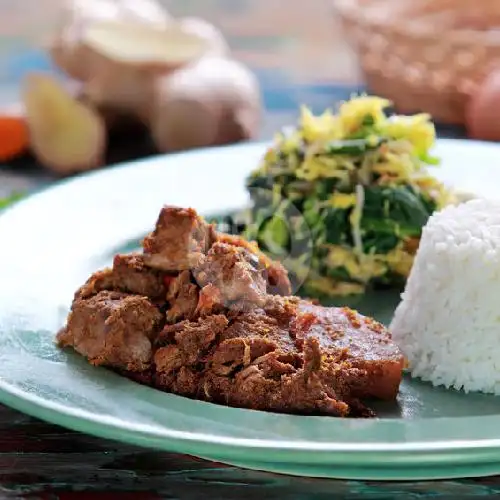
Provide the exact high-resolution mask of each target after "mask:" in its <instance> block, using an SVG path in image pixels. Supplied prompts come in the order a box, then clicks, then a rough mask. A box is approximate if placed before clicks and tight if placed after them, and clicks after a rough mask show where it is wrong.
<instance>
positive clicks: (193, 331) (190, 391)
mask: <svg viewBox="0 0 500 500" xmlns="http://www.w3.org/2000/svg"><path fill="white" fill-rule="evenodd" d="M227 325H228V320H227V318H226V317H225V316H224V315H213V316H209V317H207V318H200V319H198V321H183V322H181V323H177V324H175V325H168V326H166V327H165V328H164V330H163V331H162V332H161V334H160V335H159V337H158V344H159V345H160V347H159V348H158V350H157V351H156V353H155V356H154V361H155V366H156V385H157V386H158V387H160V388H162V389H164V390H169V391H171V392H175V393H177V394H182V395H185V396H191V397H197V395H198V392H199V391H200V390H201V387H202V383H201V381H202V378H203V369H204V368H205V363H206V360H207V358H208V357H209V354H210V351H211V350H212V349H213V347H214V345H215V344H216V342H217V340H218V337H219V336H220V334H221V333H222V332H223V331H224V330H225V328H226V327H227Z"/></svg>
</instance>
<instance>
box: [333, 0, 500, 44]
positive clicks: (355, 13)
mask: <svg viewBox="0 0 500 500" xmlns="http://www.w3.org/2000/svg"><path fill="white" fill-rule="evenodd" d="M332 3H333V8H334V10H335V11H336V12H337V13H338V14H339V15H340V16H341V17H342V18H344V19H348V20H349V21H350V22H352V23H353V24H356V25H361V26H366V27H370V26H372V27H373V28H377V29H379V30H383V31H385V32H386V33H388V34H393V35H396V36H398V37H404V38H414V39H418V40H420V41H425V42H429V41H433V40H442V38H443V31H437V30H436V29H435V28H433V27H432V26H429V27H428V28H427V27H423V26H422V25H421V24H419V25H417V24H415V23H412V22H405V23H401V20H400V19H398V20H397V22H396V21H394V20H390V19H386V20H383V19H371V18H370V17H369V16H368V15H367V13H366V11H365V10H364V9H363V8H361V7H360V5H359V0H332ZM446 42H447V43H456V44H457V45H464V44H470V43H473V44H474V45H476V46H477V45H482V46H484V47H485V48H499V47H500V35H498V36H496V37H492V36H491V33H488V32H486V31H479V30H473V29H448V30H446Z"/></svg>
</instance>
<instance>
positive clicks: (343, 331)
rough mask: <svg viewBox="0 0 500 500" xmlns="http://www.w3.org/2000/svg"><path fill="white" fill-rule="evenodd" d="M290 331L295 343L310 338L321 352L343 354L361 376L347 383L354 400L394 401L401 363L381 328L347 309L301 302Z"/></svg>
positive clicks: (401, 357)
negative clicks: (376, 399) (292, 330)
mask: <svg viewBox="0 0 500 500" xmlns="http://www.w3.org/2000/svg"><path fill="white" fill-rule="evenodd" d="M304 319H305V324H304V323H303V324H302V326H299V325H298V323H299V322H300V321H301V320H302V322H304ZM293 328H295V336H296V342H298V343H300V342H301V341H305V340H306V339H308V338H312V337H314V338H317V339H318V341H319V343H320V346H321V349H322V351H324V352H344V353H345V354H344V356H345V359H347V360H348V361H349V363H350V365H351V366H352V367H353V368H356V369H358V370H359V371H360V373H362V374H363V375H362V376H361V375H360V376H358V377H357V378H356V379H355V380H351V381H350V384H349V391H351V392H352V394H353V395H354V396H355V397H357V398H361V399H364V398H379V399H385V400H391V399H395V398H396V395H397V393H398V390H399V385H400V383H401V377H402V371H403V368H404V364H405V360H404V357H403V355H402V354H401V351H400V350H399V348H398V346H397V345H396V344H395V343H394V342H393V341H392V337H391V334H390V333H389V331H388V330H387V328H386V327H385V326H383V325H382V324H380V323H378V322H377V321H375V320H374V319H372V318H368V317H366V316H363V315H361V314H359V313H358V312H356V311H353V310H352V309H349V308H347V307H344V308H334V307H332V308H327V307H321V306H318V305H313V304H311V303H307V302H301V303H300V307H299V315H298V316H297V319H296V320H295V323H294V324H292V329H293Z"/></svg>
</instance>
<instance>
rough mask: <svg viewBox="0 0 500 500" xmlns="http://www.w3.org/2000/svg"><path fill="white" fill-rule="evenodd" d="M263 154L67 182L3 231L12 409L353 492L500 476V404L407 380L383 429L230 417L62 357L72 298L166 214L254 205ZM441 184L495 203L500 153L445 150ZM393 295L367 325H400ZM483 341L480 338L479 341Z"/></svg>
mask: <svg viewBox="0 0 500 500" xmlns="http://www.w3.org/2000/svg"><path fill="white" fill-rule="evenodd" d="M264 147H265V146H264V145H262V144H252V145H245V146H237V147H228V148H220V149H210V150H205V151H198V152H193V153H187V154H179V155H172V156H168V157H158V158H153V159H150V160H147V161H142V162H137V163H134V164H130V165H123V166H119V167H117V168H112V169H108V170H105V171H102V172H97V173H93V174H90V175H85V176H82V177H80V178H76V179H73V180H71V181H69V182H64V183H62V184H60V185H58V186H56V187H54V188H52V189H49V190H47V191H44V192H41V193H39V194H37V195H35V196H32V197H30V198H28V199H27V200H25V201H23V202H21V203H19V204H17V205H16V206H14V207H13V208H12V209H10V210H8V211H6V212H5V213H4V214H3V215H2V216H1V217H0V238H1V241H2V250H1V253H0V305H1V306H0V401H1V402H3V403H5V404H8V405H11V406H12V407H14V408H17V409H19V410H21V411H24V412H26V413H29V414H31V415H34V416H37V417H39V418H42V419H45V420H48V421H50V422H54V423H56V424H60V425H63V426H66V427H69V428H72V429H76V430H79V431H83V432H88V433H90V434H95V435H97V436H101V437H103V438H111V439H116V440H120V441H125V442H129V443H134V444H138V445H144V446H149V447H155V448H159V449H163V450H170V451H174V452H180V453H188V454H193V455H197V456H200V457H204V458H209V459H212V460H216V461H221V462H226V463H229V464H235V465H239V466H243V467H249V468H255V469H261V470H267V471H275V472H282V473H289V474H298V475H306V476H322V477H337V478H352V479H398V480H401V479H430V478H449V477H460V476H481V475H489V474H497V473H500V398H495V397H492V396H485V395H481V394H469V395H467V394H464V393H461V392H456V391H452V390H445V389H436V388H433V387H432V386H430V385H427V384H423V383H421V382H419V381H415V380H410V379H409V378H407V379H405V381H404V383H403V385H402V387H401V392H400V395H399V398H398V401H397V403H393V404H380V405H378V407H377V409H378V411H379V415H380V417H381V418H379V419H373V420H348V419H336V418H331V417H301V416H288V415H278V414H273V413H265V412H256V411H248V410H239V409H234V408H226V407H223V406H217V405H213V404H209V403H203V402H198V401H192V400H189V399H185V398H182V397H178V396H174V395H170V394H165V393H161V392H159V391H156V390H153V389H149V388H147V387H143V386H141V385H138V384H135V383H133V382H131V381H129V380H126V379H124V378H121V377H119V376H118V375H116V374H114V373H111V372H108V371H106V370H104V369H97V368H93V367H91V366H88V365H87V364H86V363H85V361H84V360H83V359H80V358H79V357H78V356H76V355H74V354H71V353H65V352H61V351H59V350H58V349H57V348H56V347H55V346H54V343H53V341H54V335H55V333H56V331H57V330H58V328H60V326H61V325H62V324H63V322H64V320H65V316H66V314H67V311H68V306H69V304H70V301H71V299H72V295H73V292H74V291H75V289H76V288H77V286H78V285H80V284H81V283H82V282H83V281H84V280H85V279H86V278H87V277H88V275H89V274H90V273H91V272H92V271H94V270H96V269H97V268H99V267H102V266H104V265H107V264H108V263H109V262H110V260H111V258H112V255H113V254H114V253H116V252H119V251H123V250H124V249H131V248H134V247H135V245H136V244H137V241H138V240H139V238H140V237H141V236H142V235H144V233H145V232H146V231H148V230H149V229H150V228H151V227H152V225H153V224H154V222H155V219H156V216H157V213H158V211H159V209H160V207H161V205H162V204H163V203H169V204H175V205H183V206H185V205H191V206H193V207H195V208H196V209H198V210H199V211H200V212H201V213H204V214H215V213H221V212H226V211H230V210H235V209H238V208H240V207H242V206H243V205H245V203H247V201H248V200H247V195H246V192H245V189H244V179H245V177H246V176H247V174H248V173H249V171H250V170H251V169H252V168H253V167H254V166H255V165H256V163H257V162H258V160H259V158H260V156H261V155H262V153H263V151H264ZM436 152H437V154H439V155H441V156H442V157H443V159H444V162H443V166H442V167H441V168H440V169H439V170H437V174H438V175H439V176H440V177H441V178H442V179H443V180H445V181H446V182H450V183H453V184H454V185H455V186H456V187H458V188H461V189H465V190H468V191H473V192H476V193H480V194H481V195H484V196H490V197H493V196H496V195H497V189H498V188H497V186H498V184H499V183H500V165H497V158H498V157H499V156H500V149H499V148H498V147H497V146H494V145H488V144H481V143H473V142H467V143H465V142H459V141H440V142H439V144H438V147H437V151H436ZM396 302H397V297H396V296H395V295H394V294H390V293H382V292H381V293H378V294H377V295H375V296H372V297H366V298H365V299H364V300H363V301H362V302H361V303H359V304H358V307H359V309H360V310H361V311H363V312H366V313H370V314H374V315H375V316H377V317H379V318H381V319H382V320H386V321H387V320H388V319H389V318H390V315H391V312H392V310H393V308H394V305H395V303H396ZM471 333H472V332H471Z"/></svg>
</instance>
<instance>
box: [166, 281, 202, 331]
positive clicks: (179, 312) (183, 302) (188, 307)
mask: <svg viewBox="0 0 500 500" xmlns="http://www.w3.org/2000/svg"><path fill="white" fill-rule="evenodd" d="M167 301H168V303H169V306H170V307H169V308H168V310H167V321H168V322H169V323H175V322H177V321H181V320H183V319H193V318H194V316H195V313H196V308H197V306H198V287H197V286H196V285H195V284H194V283H191V273H190V272H189V271H182V272H181V273H180V274H179V275H178V276H177V277H175V278H173V279H172V280H170V284H169V288H168V293H167Z"/></svg>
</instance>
